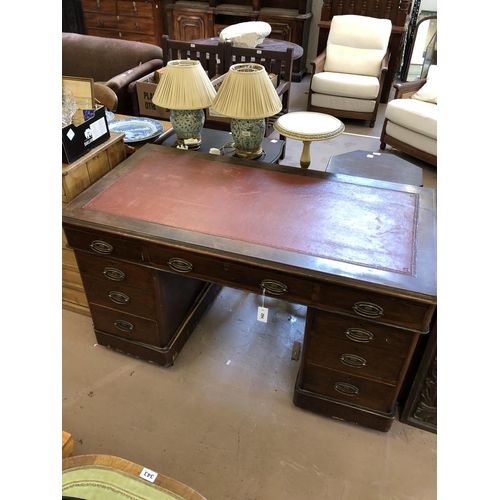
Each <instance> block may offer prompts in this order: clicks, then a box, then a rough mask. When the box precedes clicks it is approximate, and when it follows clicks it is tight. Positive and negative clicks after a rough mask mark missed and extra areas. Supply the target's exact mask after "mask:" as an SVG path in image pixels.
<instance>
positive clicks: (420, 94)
mask: <svg viewBox="0 0 500 500" xmlns="http://www.w3.org/2000/svg"><path fill="white" fill-rule="evenodd" d="M412 99H418V100H420V101H425V102H430V103H432V104H437V65H435V64H434V65H432V66H430V67H429V72H428V74H427V80H426V82H425V83H424V85H423V86H422V87H420V89H419V90H418V91H417V92H416V93H415V94H413V95H412Z"/></svg>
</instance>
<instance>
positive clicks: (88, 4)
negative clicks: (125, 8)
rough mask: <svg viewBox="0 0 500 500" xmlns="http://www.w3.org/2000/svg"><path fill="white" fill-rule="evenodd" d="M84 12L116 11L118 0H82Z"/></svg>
mask: <svg viewBox="0 0 500 500" xmlns="http://www.w3.org/2000/svg"><path fill="white" fill-rule="evenodd" d="M81 4H82V10H83V12H110V13H116V0H81Z"/></svg>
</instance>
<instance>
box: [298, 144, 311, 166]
mask: <svg viewBox="0 0 500 500" xmlns="http://www.w3.org/2000/svg"><path fill="white" fill-rule="evenodd" d="M302 142H303V143H304V147H303V148H302V155H301V156H300V166H301V167H302V168H309V165H310V164H311V141H302Z"/></svg>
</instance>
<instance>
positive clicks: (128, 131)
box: [108, 117, 163, 143]
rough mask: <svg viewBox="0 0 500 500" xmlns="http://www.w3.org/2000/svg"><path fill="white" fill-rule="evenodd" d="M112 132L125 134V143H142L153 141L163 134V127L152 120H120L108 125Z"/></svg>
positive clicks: (139, 118)
mask: <svg viewBox="0 0 500 500" xmlns="http://www.w3.org/2000/svg"><path fill="white" fill-rule="evenodd" d="M108 127H109V130H110V131H111V132H120V133H122V134H125V139H124V141H125V142H126V143H130V142H141V141H147V140H148V139H152V138H153V137H156V136H157V135H159V134H161V133H162V132H163V125H162V124H161V123H160V122H159V121H158V120H153V119H152V118H142V117H135V118H120V119H119V120H113V121H111V122H109V123H108Z"/></svg>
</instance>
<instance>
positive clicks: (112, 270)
mask: <svg viewBox="0 0 500 500" xmlns="http://www.w3.org/2000/svg"><path fill="white" fill-rule="evenodd" d="M75 254H76V258H77V262H78V268H79V269H80V273H82V274H83V275H86V276H89V277H91V278H101V279H103V280H104V281H106V282H108V284H109V286H111V284H112V283H122V284H124V285H130V286H137V287H142V288H148V289H152V286H153V284H154V282H155V280H154V275H155V274H154V273H155V271H153V270H151V269H149V268H147V267H144V266H139V265H136V264H130V263H128V262H121V261H119V260H112V259H108V258H106V257H98V256H95V255H91V254H88V253H85V252H78V251H77V252H75Z"/></svg>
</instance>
